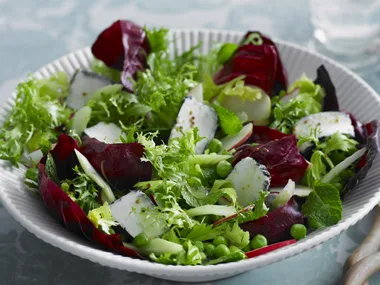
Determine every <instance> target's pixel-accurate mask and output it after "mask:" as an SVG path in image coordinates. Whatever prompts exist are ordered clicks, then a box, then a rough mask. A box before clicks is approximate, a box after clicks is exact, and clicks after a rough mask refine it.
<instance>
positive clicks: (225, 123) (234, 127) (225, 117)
mask: <svg viewBox="0 0 380 285" xmlns="http://www.w3.org/2000/svg"><path fill="white" fill-rule="evenodd" d="M212 106H213V108H214V109H215V111H216V113H217V114H218V118H219V124H220V127H221V128H222V130H223V132H224V133H225V134H226V135H235V134H237V133H238V132H240V130H241V129H242V128H243V124H242V122H241V121H240V119H239V118H238V117H237V116H236V115H235V113H234V112H232V111H230V110H228V109H226V108H224V107H222V106H219V105H217V104H213V105H212Z"/></svg>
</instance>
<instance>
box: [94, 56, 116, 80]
mask: <svg viewBox="0 0 380 285" xmlns="http://www.w3.org/2000/svg"><path fill="white" fill-rule="evenodd" d="M91 69H92V71H93V72H95V73H97V74H99V75H102V76H104V77H106V78H108V79H110V80H112V81H114V82H117V83H118V82H120V77H121V71H119V70H117V69H113V68H111V67H108V66H107V65H105V64H104V62H103V61H101V60H99V59H97V58H94V59H93V61H92V66H91Z"/></svg>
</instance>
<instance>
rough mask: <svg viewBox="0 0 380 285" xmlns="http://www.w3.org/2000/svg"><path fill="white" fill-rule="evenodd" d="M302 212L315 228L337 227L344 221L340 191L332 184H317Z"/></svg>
mask: <svg viewBox="0 0 380 285" xmlns="http://www.w3.org/2000/svg"><path fill="white" fill-rule="evenodd" d="M302 212H303V214H304V215H305V216H306V217H308V218H309V219H310V225H311V226H312V227H314V228H318V227H328V226H332V225H335V224H336V223H338V222H339V221H340V220H341V219H342V201H341V200H340V194H339V190H338V189H337V188H336V187H334V186H333V185H332V184H328V183H321V182H316V183H315V184H314V188H313V191H312V192H311V193H310V194H309V196H308V197H307V199H306V202H305V204H304V205H303V206H302Z"/></svg>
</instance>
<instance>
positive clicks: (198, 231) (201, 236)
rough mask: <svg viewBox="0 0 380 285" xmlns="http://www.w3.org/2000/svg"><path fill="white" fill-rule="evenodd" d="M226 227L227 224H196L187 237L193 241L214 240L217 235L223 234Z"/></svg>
mask: <svg viewBox="0 0 380 285" xmlns="http://www.w3.org/2000/svg"><path fill="white" fill-rule="evenodd" d="M225 229H226V224H221V225H220V226H217V227H213V225H208V224H205V223H202V224H198V225H195V226H194V227H193V228H192V229H191V231H190V232H189V233H188V234H187V235H186V236H185V238H186V239H189V240H192V241H206V240H213V239H214V238H216V237H217V236H220V235H223V233H224V231H225Z"/></svg>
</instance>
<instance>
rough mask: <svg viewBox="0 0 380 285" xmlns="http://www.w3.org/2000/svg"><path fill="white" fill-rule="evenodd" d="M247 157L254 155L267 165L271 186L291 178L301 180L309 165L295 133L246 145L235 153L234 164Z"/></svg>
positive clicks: (286, 181)
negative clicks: (253, 144)
mask: <svg viewBox="0 0 380 285" xmlns="http://www.w3.org/2000/svg"><path fill="white" fill-rule="evenodd" d="M245 157H252V158H253V159H255V160H257V161H258V162H260V163H262V164H264V165H265V166H266V168H267V169H268V171H269V173H270V175H271V184H270V185H271V187H277V186H284V185H286V183H288V180H289V179H292V180H293V181H295V182H298V181H300V180H301V179H302V178H303V176H304V174H305V171H306V168H307V167H308V165H309V164H308V162H307V161H306V160H305V158H304V157H303V156H302V155H301V154H300V152H299V150H298V147H297V139H296V137H295V136H294V135H288V136H285V137H283V138H281V139H278V140H274V141H270V142H268V143H265V144H262V145H258V146H249V145H244V146H242V147H240V148H239V150H238V151H237V152H236V153H235V155H234V161H233V164H234V165H235V164H236V163H238V162H239V161H240V160H241V159H243V158H245Z"/></svg>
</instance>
